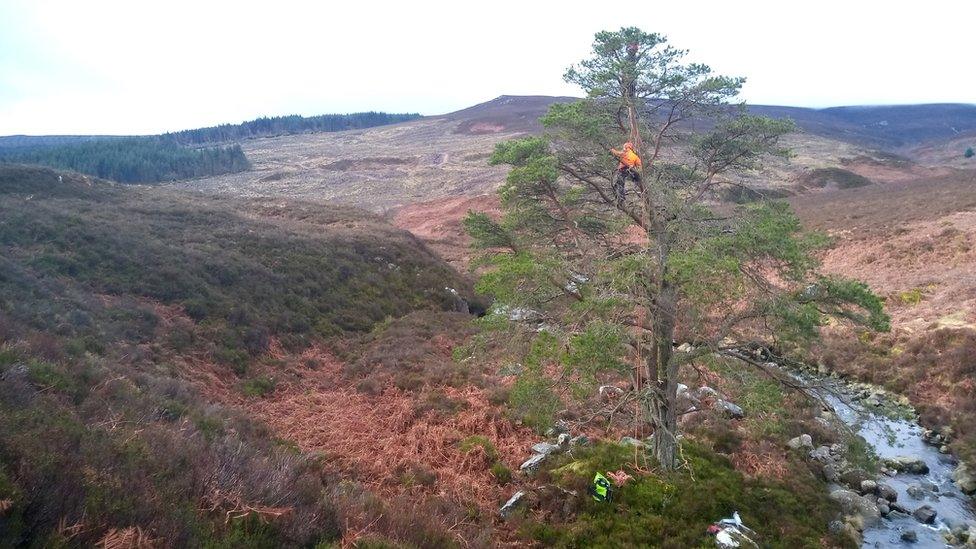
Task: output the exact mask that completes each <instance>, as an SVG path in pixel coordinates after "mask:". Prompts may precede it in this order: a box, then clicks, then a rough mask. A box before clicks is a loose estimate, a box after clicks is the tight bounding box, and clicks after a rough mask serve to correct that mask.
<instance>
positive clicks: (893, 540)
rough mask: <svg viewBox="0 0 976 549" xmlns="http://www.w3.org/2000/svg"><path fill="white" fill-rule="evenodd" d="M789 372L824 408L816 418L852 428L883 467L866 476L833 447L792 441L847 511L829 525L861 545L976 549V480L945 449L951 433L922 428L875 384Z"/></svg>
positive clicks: (900, 401) (902, 403)
mask: <svg viewBox="0 0 976 549" xmlns="http://www.w3.org/2000/svg"><path fill="white" fill-rule="evenodd" d="M787 371H789V373H790V374H791V375H792V376H794V377H795V378H797V379H798V380H800V381H802V382H804V384H806V385H807V386H809V387H810V388H811V390H812V391H813V393H814V394H816V395H817V396H818V397H819V398H820V399H822V400H823V401H824V402H825V404H826V405H827V407H829V409H825V410H824V412H823V413H822V415H821V418H820V419H819V421H822V422H824V423H825V424H827V423H832V424H833V425H834V426H835V427H837V428H844V427H846V428H848V429H850V430H851V431H852V432H853V433H854V434H856V435H858V436H860V437H861V438H862V439H863V440H864V441H865V442H866V443H867V445H868V446H869V447H870V448H871V449H872V450H873V452H874V453H875V454H876V455H877V457H878V459H879V460H880V462H881V464H882V465H881V472H880V474H879V475H877V476H876V477H874V478H864V475H861V474H858V473H857V472H856V470H855V469H853V468H851V467H850V464H845V461H844V459H843V457H842V456H841V455H840V451H839V449H838V448H831V447H827V446H817V447H814V444H813V441H812V440H810V441H807V440H796V439H794V440H793V441H791V447H794V449H797V450H800V451H806V452H808V457H809V459H811V460H815V461H819V462H820V463H821V464H822V465H823V468H824V476H825V477H826V478H827V480H828V481H829V482H830V483H831V498H832V499H834V500H835V501H837V502H838V503H839V504H840V505H841V507H842V508H843V509H844V511H845V517H844V519H843V520H841V521H838V522H837V523H834V524H832V528H834V529H841V530H847V531H848V532H849V533H851V534H852V535H853V534H855V531H856V532H859V533H860V535H861V536H862V539H863V542H862V547H872V548H873V547H900V546H903V547H921V548H943V547H946V546H953V547H976V505H974V500H973V498H972V497H971V495H969V494H971V493H972V491H973V489H974V488H976V486H974V485H973V484H974V482H976V481H974V480H973V477H972V474H971V473H970V472H969V470H968V469H967V468H966V467H965V466H960V464H959V463H958V461H957V460H956V459H955V458H954V457H953V456H952V455H951V454H950V453H949V452H948V447H947V446H946V443H947V442H948V439H949V437H951V433H950V432H933V431H929V430H926V429H923V428H922V427H921V426H920V425H919V423H918V416H917V414H916V413H915V410H914V409H913V408H912V407H911V405H910V404H909V403H908V400H907V399H905V398H904V397H899V396H896V395H892V394H890V393H889V392H887V391H886V390H884V389H882V388H880V387H874V386H871V385H867V384H863V383H851V382H848V381H845V380H842V379H840V378H838V377H835V376H831V375H827V374H826V373H825V372H822V371H818V370H817V369H816V368H814V367H801V368H799V369H787ZM797 438H798V439H799V438H800V437H797ZM806 438H807V439H809V437H806ZM807 444H809V447H807ZM964 489H965V491H966V492H967V493H968V494H967V493H964V491H963V490H964Z"/></svg>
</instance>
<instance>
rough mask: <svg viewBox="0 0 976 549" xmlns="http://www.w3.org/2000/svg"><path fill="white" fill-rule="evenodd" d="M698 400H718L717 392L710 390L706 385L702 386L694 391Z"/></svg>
mask: <svg viewBox="0 0 976 549" xmlns="http://www.w3.org/2000/svg"><path fill="white" fill-rule="evenodd" d="M696 394H697V396H698V398H718V391H716V390H715V389H712V388H711V387H709V386H708V385H702V386H701V387H699V388H698V391H696Z"/></svg>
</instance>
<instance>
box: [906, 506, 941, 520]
mask: <svg viewBox="0 0 976 549" xmlns="http://www.w3.org/2000/svg"><path fill="white" fill-rule="evenodd" d="M937 514H938V513H936V512H935V509H933V508H932V507H931V506H929V505H923V506H921V507H919V508H918V509H915V510H914V511H912V516H913V517H915V520H917V521H919V522H921V523H922V524H932V523H933V522H935V517H936V515H937Z"/></svg>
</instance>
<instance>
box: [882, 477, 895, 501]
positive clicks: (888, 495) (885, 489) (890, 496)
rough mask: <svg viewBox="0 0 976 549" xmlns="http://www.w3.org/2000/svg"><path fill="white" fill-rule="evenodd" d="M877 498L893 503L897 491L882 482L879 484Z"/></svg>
mask: <svg viewBox="0 0 976 549" xmlns="http://www.w3.org/2000/svg"><path fill="white" fill-rule="evenodd" d="M878 497H882V498H884V499H886V500H888V501H895V500H897V499H898V491H897V490H895V489H894V488H892V487H891V486H889V485H887V484H885V483H883V482H879V483H878Z"/></svg>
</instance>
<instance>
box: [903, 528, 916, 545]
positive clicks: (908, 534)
mask: <svg viewBox="0 0 976 549" xmlns="http://www.w3.org/2000/svg"><path fill="white" fill-rule="evenodd" d="M901 540H902V541H904V542H907V543H915V542H916V541H918V534H917V533H916V532H915V530H905V531H904V532H902V533H901Z"/></svg>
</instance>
